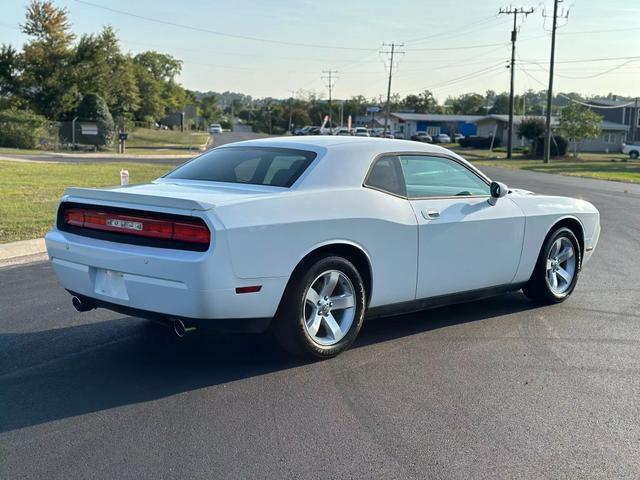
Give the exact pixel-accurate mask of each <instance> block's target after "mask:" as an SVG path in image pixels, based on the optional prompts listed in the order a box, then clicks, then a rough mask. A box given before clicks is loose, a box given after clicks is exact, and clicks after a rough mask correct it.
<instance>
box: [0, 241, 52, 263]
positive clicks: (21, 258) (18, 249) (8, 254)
mask: <svg viewBox="0 0 640 480" xmlns="http://www.w3.org/2000/svg"><path fill="white" fill-rule="evenodd" d="M46 252H47V249H46V247H45V244H44V238H36V239H35V240H22V241H20V242H11V243H0V266H6V265H18V264H22V263H31V262H37V261H41V260H46V258H47V257H46Z"/></svg>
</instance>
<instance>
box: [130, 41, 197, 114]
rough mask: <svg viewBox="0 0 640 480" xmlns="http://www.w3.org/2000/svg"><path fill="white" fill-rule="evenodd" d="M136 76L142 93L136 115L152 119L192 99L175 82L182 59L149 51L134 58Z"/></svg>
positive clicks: (192, 100) (176, 108) (178, 107)
mask: <svg viewBox="0 0 640 480" xmlns="http://www.w3.org/2000/svg"><path fill="white" fill-rule="evenodd" d="M133 62H134V71H135V78H136V82H137V85H138V90H139V91H140V93H141V99H140V108H139V109H138V111H137V112H136V118H138V119H139V120H145V121H148V122H153V121H156V120H160V119H161V118H162V117H164V115H165V114H166V113H167V112H168V111H170V110H179V109H181V108H183V107H184V106H185V105H186V104H187V103H188V102H195V99H194V98H193V97H192V96H189V95H188V94H187V91H186V90H185V89H184V88H182V87H181V86H180V85H179V84H178V83H176V82H175V77H176V76H177V75H178V74H179V73H180V71H181V69H182V62H181V61H180V60H177V59H175V58H173V57H172V56H171V55H166V54H164V53H158V52H154V51H148V52H144V53H140V54H138V55H136V56H135V57H134V58H133Z"/></svg>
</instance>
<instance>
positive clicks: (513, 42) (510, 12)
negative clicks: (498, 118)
mask: <svg viewBox="0 0 640 480" xmlns="http://www.w3.org/2000/svg"><path fill="white" fill-rule="evenodd" d="M531 13H533V8H530V9H529V10H525V9H524V8H511V7H509V8H508V9H502V8H501V9H500V11H499V12H498V15H513V30H512V31H511V89H510V90H509V136H508V138H507V158H508V159H511V158H512V156H513V110H514V108H515V104H514V102H515V94H514V88H515V73H516V39H517V37H518V25H517V24H518V15H524V16H525V17H526V16H527V15H529V14H531Z"/></svg>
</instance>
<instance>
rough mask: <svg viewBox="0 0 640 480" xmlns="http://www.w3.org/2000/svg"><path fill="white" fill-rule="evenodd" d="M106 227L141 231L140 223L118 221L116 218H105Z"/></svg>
mask: <svg viewBox="0 0 640 480" xmlns="http://www.w3.org/2000/svg"><path fill="white" fill-rule="evenodd" d="M107 225H109V226H110V227H116V228H123V229H126V230H138V231H141V230H142V222H131V221H129V220H120V219H118V218H107Z"/></svg>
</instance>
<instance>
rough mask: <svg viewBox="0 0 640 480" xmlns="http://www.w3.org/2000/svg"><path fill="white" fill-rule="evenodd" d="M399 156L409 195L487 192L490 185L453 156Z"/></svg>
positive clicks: (460, 194)
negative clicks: (448, 157)
mask: <svg viewBox="0 0 640 480" xmlns="http://www.w3.org/2000/svg"><path fill="white" fill-rule="evenodd" d="M398 159H399V161H400V167H401V168H402V173H403V175H404V181H405V185H406V191H407V196H408V197H409V198H422V197H454V196H467V195H487V196H489V195H490V191H489V185H487V184H486V183H485V182H484V181H483V180H482V179H481V178H480V177H478V176H477V175H476V174H475V173H473V172H472V171H470V170H469V169H467V168H465V167H464V166H463V165H461V164H459V163H458V162H456V161H454V160H450V159H447V158H442V157H431V156H427V155H401V156H399V157H398Z"/></svg>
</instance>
